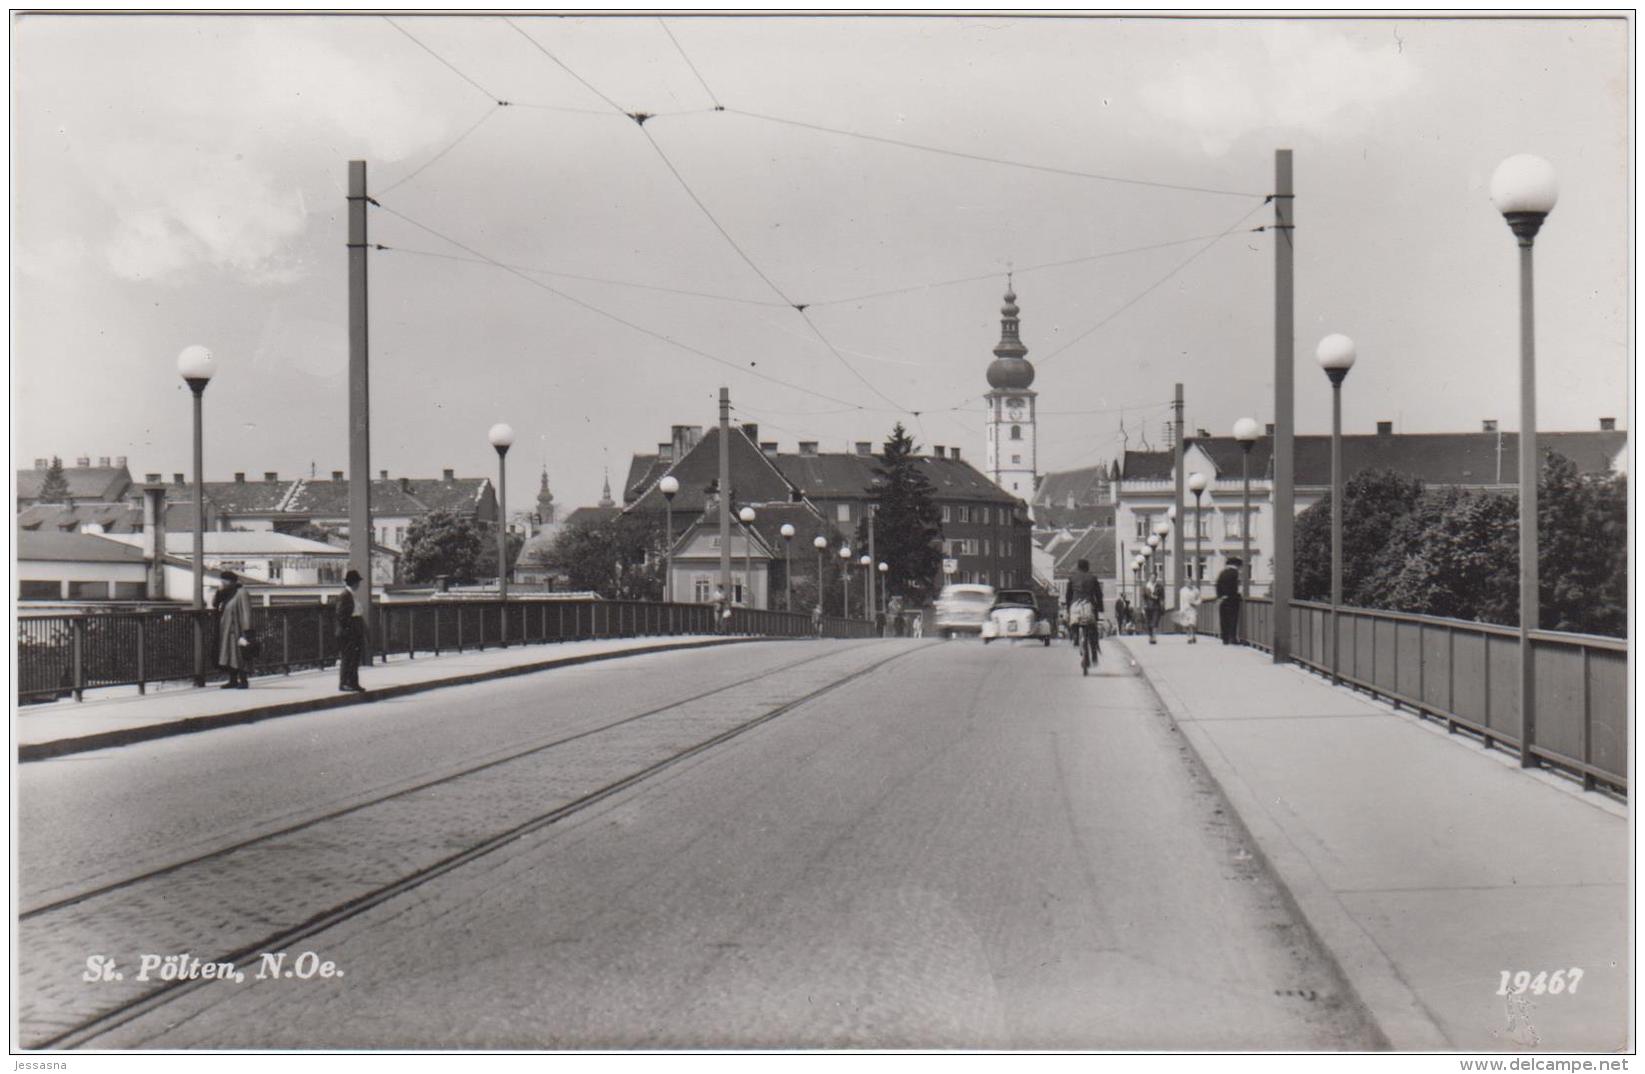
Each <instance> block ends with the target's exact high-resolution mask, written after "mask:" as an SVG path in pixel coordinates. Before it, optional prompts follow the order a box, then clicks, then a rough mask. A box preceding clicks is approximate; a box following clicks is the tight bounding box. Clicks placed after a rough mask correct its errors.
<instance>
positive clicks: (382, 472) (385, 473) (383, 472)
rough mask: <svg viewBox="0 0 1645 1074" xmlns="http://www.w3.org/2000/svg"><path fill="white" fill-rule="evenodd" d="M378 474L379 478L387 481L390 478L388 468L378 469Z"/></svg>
mask: <svg viewBox="0 0 1645 1074" xmlns="http://www.w3.org/2000/svg"><path fill="white" fill-rule="evenodd" d="M377 476H378V477H379V478H381V479H382V480H384V481H387V480H388V471H387V470H378V471H377Z"/></svg>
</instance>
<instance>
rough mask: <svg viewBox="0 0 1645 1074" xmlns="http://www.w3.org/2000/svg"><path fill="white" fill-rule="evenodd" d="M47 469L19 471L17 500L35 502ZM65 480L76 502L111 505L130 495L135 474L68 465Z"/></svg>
mask: <svg viewBox="0 0 1645 1074" xmlns="http://www.w3.org/2000/svg"><path fill="white" fill-rule="evenodd" d="M46 474H47V471H45V470H18V471H17V498H18V499H19V500H35V499H39V498H40V490H41V489H43V488H44V487H45V484H46ZM63 480H64V482H65V483H66V484H67V485H68V489H69V495H70V496H71V497H73V498H74V499H76V500H96V501H98V502H108V501H112V500H118V499H119V498H120V497H122V496H124V495H125V494H126V486H128V485H130V484H131V472H130V471H129V470H127V469H126V468H125V467H124V466H65V467H63Z"/></svg>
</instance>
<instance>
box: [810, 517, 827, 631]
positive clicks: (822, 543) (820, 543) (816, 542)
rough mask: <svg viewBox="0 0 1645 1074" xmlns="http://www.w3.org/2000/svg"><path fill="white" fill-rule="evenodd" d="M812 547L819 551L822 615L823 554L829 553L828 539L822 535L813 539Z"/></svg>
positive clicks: (818, 585) (818, 604) (818, 608)
mask: <svg viewBox="0 0 1645 1074" xmlns="http://www.w3.org/2000/svg"><path fill="white" fill-rule="evenodd" d="M811 547H813V548H815V549H816V550H817V611H818V612H819V613H821V611H822V606H823V553H825V552H827V551H828V538H827V537H824V536H823V535H822V534H820V533H819V534H817V536H815V537H813V538H812V539H811Z"/></svg>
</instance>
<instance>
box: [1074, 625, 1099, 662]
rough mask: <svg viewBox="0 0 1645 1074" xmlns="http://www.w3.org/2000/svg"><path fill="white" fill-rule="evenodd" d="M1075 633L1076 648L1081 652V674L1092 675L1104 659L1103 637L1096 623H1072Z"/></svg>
mask: <svg viewBox="0 0 1645 1074" xmlns="http://www.w3.org/2000/svg"><path fill="white" fill-rule="evenodd" d="M1069 625H1070V626H1071V627H1072V628H1073V631H1074V647H1075V648H1077V649H1078V650H1079V651H1080V674H1081V675H1089V674H1091V668H1092V667H1094V666H1095V665H1096V663H1097V661H1098V660H1099V659H1101V657H1102V636H1101V632H1100V631H1099V630H1098V629H1097V624H1095V623H1071V624H1069Z"/></svg>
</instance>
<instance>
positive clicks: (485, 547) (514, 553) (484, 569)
mask: <svg viewBox="0 0 1645 1074" xmlns="http://www.w3.org/2000/svg"><path fill="white" fill-rule="evenodd" d="M480 525H481V528H482V530H483V539H482V542H481V547H480V558H479V559H478V560H477V561H476V562H475V564H474V571H475V574H476V575H478V576H479V577H481V578H488V579H489V578H495V577H497V524H496V523H495V522H482V523H481V524H480ZM503 540H504V541H505V542H506V543H507V547H506V548H505V549H504V555H505V556H506V557H507V560H506V562H507V567H508V569H509V570H512V569H513V568H514V561H515V560H517V559H519V558H520V549H521V548H523V547H524V546H525V537H524V535H522V534H519V533H515V532H512V531H510V532H509V533H508V534H507V536H505V537H504V538H503Z"/></svg>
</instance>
